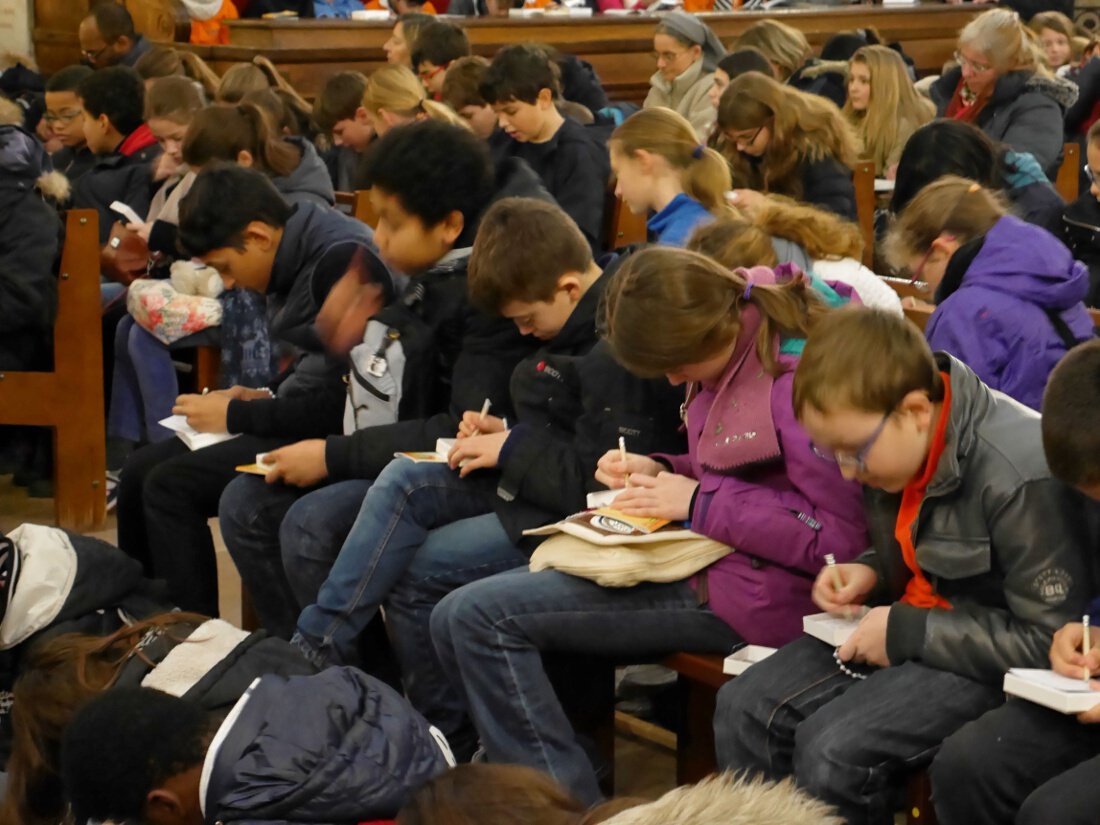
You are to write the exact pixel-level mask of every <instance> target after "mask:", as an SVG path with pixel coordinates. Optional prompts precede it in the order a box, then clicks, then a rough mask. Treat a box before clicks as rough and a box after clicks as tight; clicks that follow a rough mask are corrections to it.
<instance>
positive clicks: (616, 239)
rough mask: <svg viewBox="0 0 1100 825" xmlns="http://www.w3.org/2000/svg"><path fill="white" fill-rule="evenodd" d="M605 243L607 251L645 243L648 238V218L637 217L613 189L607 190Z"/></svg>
mask: <svg viewBox="0 0 1100 825" xmlns="http://www.w3.org/2000/svg"><path fill="white" fill-rule="evenodd" d="M603 226H604V229H603V242H604V248H605V249H607V250H613V249H619V248H621V247H624V246H629V245H630V244H638V243H645V242H646V239H647V238H648V230H647V228H646V216H645V215H635V214H634V213H633V212H631V211H630V207H629V206H627V205H626V203H624V202H623V199H622V198H620V197H619V196H618V195H616V194H615V191H614V190H613V189H608V190H607V202H606V203H605V204H604V209H603Z"/></svg>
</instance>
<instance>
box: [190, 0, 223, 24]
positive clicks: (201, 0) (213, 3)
mask: <svg viewBox="0 0 1100 825" xmlns="http://www.w3.org/2000/svg"><path fill="white" fill-rule="evenodd" d="M224 4H225V2H224V0H183V5H184V6H185V7H186V8H187V15H188V17H190V18H191V19H192V20H210V19H212V18H213V17H214V15H216V14H217V13H218V12H219V11H221V8H222V6H223V5H224Z"/></svg>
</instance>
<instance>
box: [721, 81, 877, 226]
mask: <svg viewBox="0 0 1100 825" xmlns="http://www.w3.org/2000/svg"><path fill="white" fill-rule="evenodd" d="M718 128H719V130H720V131H721V132H722V135H723V136H724V137H725V138H726V140H727V141H728V147H729V150H730V151H729V155H728V159H729V161H730V168H731V170H732V174H733V185H734V186H735V187H738V188H737V189H736V190H735V194H736V199H735V201H734V203H735V204H736V205H738V206H740V205H741V204H743V203H746V202H748V203H751V202H752V201H753V200H754V198H755V196H754V195H753V193H752V191H750V190H753V189H755V190H759V191H762V192H773V193H776V194H780V195H787V196H788V197H791V198H795V199H796V200H802V201H806V202H808V203H811V204H814V205H817V206H821V207H824V208H825V209H829V210H831V211H833V212H836V213H837V214H838V215H840V216H841V217H844V218H848V219H850V220H855V217H856V201H855V188H854V187H853V186H852V165H853V164H854V163H855V161H856V158H857V157H858V155H859V142H858V140H857V139H856V136H855V133H854V132H853V131H852V127H851V126H849V125H848V123H847V121H845V120H844V117H843V116H842V115H841V114H840V111H839V110H838V109H837V108H836V106H833V105H831V104H830V103H828V102H827V101H826V100H824V99H823V98H821V97H819V96H817V95H814V94H809V93H807V92H800V91H798V90H797V89H792V88H790V87H789V86H783V85H780V84H779V83H777V82H776V81H775V80H772V79H771V78H770V77H764V75H762V74H758V73H756V72H748V73H747V74H743V75H741V76H740V77H737V78H735V79H734V80H733V81H731V82H730V85H729V87H728V88H727V89H726V91H725V92H723V93H722V99H721V101H720V103H719V105H718Z"/></svg>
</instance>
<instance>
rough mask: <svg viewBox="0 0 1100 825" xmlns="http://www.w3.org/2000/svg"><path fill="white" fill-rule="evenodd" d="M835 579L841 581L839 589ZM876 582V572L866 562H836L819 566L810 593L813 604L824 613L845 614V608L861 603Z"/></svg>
mask: <svg viewBox="0 0 1100 825" xmlns="http://www.w3.org/2000/svg"><path fill="white" fill-rule="evenodd" d="M837 579H839V580H840V583H841V586H840V588H839V589H837V586H836V581H837ZM877 583H878V574H877V573H875V571H874V568H872V567H869V566H867V565H866V564H838V565H835V566H833V567H822V568H821V571H820V572H819V573H818V574H817V579H816V580H815V581H814V587H813V590H812V591H811V593H810V595H811V597H812V598H813V600H814V604H816V605H817V606H818V607H820V608H821V609H822V610H824V611H825V612H826V613H832V614H834V615H837V616H845V615H847V613H848V611H847V609H846V608H848V607H849V606H850V605H860V604H863V602H864V600H866V598H867V594H868V593H870V592H871V591H872V590H874V589H875V585H876V584H877Z"/></svg>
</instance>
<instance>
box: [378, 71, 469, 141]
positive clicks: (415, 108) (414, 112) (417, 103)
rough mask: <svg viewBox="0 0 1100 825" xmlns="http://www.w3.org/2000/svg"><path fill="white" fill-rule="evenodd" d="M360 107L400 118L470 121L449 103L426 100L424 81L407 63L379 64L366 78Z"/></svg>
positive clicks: (458, 123)
mask: <svg viewBox="0 0 1100 825" xmlns="http://www.w3.org/2000/svg"><path fill="white" fill-rule="evenodd" d="M363 108H364V109H366V110H367V111H369V112H376V113H377V112H380V111H382V110H383V109H385V110H386V111H387V112H391V113H392V114H395V115H400V116H402V117H418V116H419V115H425V116H426V117H430V118H431V119H432V120H441V121H443V122H444V123H450V124H451V125H452V126H461V127H463V128H465V129H469V128H470V124H468V123H467V122H466V121H465V120H463V119H462V118H461V117H459V116H458V115H457V114H456V113H455V112H454V110H453V109H451V107H450V106H447V105H446V104H443V103H437V102H436V101H434V100H429V99H428V96H427V93H426V92H425V91H424V84H422V83H421V82H420V79H419V78H418V77H417V76H416V75H414V74H413V73H412V71H411V70H410V69H409V68H408V67H407V66H397V65H390V66H383V67H382V68H380V69H378V70H376V71H375V72H374V73H373V74H372V75H371V76H370V77H369V78H367V89H366V91H365V92H363Z"/></svg>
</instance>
